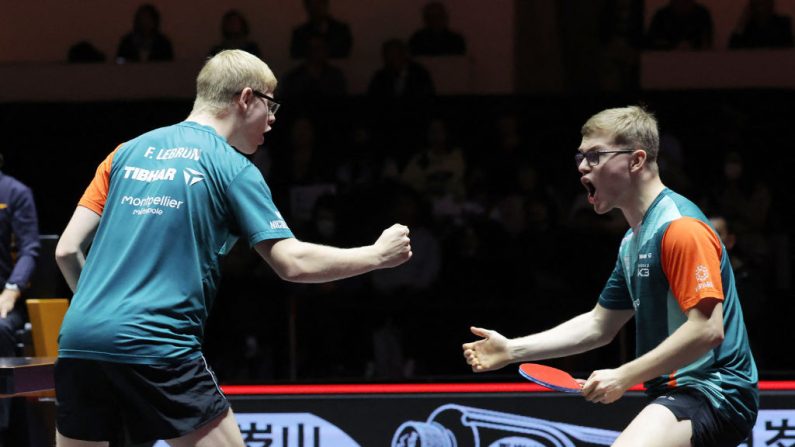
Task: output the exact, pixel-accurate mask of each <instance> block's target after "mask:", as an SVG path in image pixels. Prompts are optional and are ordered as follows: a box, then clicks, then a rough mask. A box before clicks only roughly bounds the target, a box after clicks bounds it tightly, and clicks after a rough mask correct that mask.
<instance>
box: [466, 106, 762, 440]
mask: <svg viewBox="0 0 795 447" xmlns="http://www.w3.org/2000/svg"><path fill="white" fill-rule="evenodd" d="M581 133H582V142H581V144H580V147H579V149H578V151H577V153H576V162H577V168H578V170H579V172H580V174H581V182H582V184H583V186H585V188H586V190H587V193H588V201H589V203H591V204H592V205H593V207H594V210H595V211H596V212H597V213H599V214H604V213H607V212H608V211H610V210H612V209H615V208H617V209H619V210H621V212H622V213H623V214H624V217H625V218H626V220H627V222H628V223H629V226H630V229H629V230H628V231H627V233H626V235H625V236H624V238H623V240H622V241H621V245H620V248H619V253H618V260H617V261H616V265H615V269H614V270H613V273H612V274H611V276H610V278H609V279H608V281H607V284H606V285H605V287H604V289H603V290H602V292H601V294H600V296H599V300H598V302H597V304H596V306H595V307H594V308H593V309H592V310H591V311H589V312H586V313H584V314H581V315H578V316H576V317H574V318H572V319H570V320H568V321H566V322H564V323H562V324H560V325H558V326H556V327H554V328H552V329H549V330H547V331H543V332H540V333H537V334H533V335H528V336H525V337H520V338H515V339H507V338H506V337H504V336H503V335H501V334H500V333H499V332H496V331H492V330H486V329H482V328H477V327H473V328H472V332H473V333H474V334H475V335H477V336H479V337H482V338H481V339H480V340H477V341H475V342H472V343H465V344H464V345H463V351H464V357H465V358H466V361H467V363H468V364H469V365H470V366H471V367H472V370H473V371H475V372H483V371H491V370H494V369H498V368H502V367H503V366H505V365H507V364H509V363H514V362H524V361H533V360H541V359H549V358H555V357H562V356H568V355H573V354H577V353H581V352H585V351H588V350H591V349H594V348H597V347H599V346H603V345H605V344H607V343H609V342H610V341H611V340H612V339H613V338H614V337H615V336H616V334H617V333H618V331H619V329H621V327H622V326H624V324H626V323H627V322H628V321H629V320H630V319H631V318H633V316H634V318H635V325H636V331H637V337H636V340H637V344H636V355H637V357H636V358H635V359H634V360H632V361H630V362H628V363H626V364H624V365H621V366H620V367H618V368H615V369H603V370H597V371H594V372H593V373H592V374H591V375H590V377H589V378H588V379H587V380H582V381H581V382H582V385H583V387H582V394H583V396H584V397H585V398H586V399H587V400H589V401H591V402H597V403H604V404H609V403H612V402H615V401H616V400H618V399H619V398H621V397H622V396H623V395H624V393H625V392H626V390H627V389H628V388H629V387H630V386H632V385H635V384H637V383H640V382H644V384H645V386H646V390H647V394H648V395H649V397H650V399H651V400H650V402H649V404H648V405H646V406H645V407H644V408H643V410H641V412H640V413H639V414H638V415H637V416H636V417H635V418H634V419H633V420H632V422H630V424H629V426H627V427H626V429H625V430H624V431H623V432H622V433H621V434H620V435H619V437H618V438H617V439H616V441H615V443H614V444H613V445H614V446H621V447H625V446H626V447H636V446H644V447H654V446H666V447H668V446H670V447H674V446H694V447H702V446H736V445H737V444H739V443H740V442H742V441H743V440H744V439H745V438H746V436H748V435H749V434H750V432H751V430H752V428H753V425H754V422H755V420H756V415H757V411H758V406H759V390H758V386H757V382H758V378H757V371H756V364H755V362H754V358H753V356H752V354H751V350H750V348H749V344H748V336H747V333H746V330H745V325H744V323H743V315H742V309H741V308H740V302H739V299H738V296H737V291H736V288H735V285H734V275H733V272H732V268H731V264H730V262H729V258H728V256H727V251H726V247H725V246H724V245H723V244H722V243H721V241H720V239H719V237H718V235H717V234H716V232H715V230H714V229H713V228H712V227H711V226H710V224H709V220H708V219H707V217H706V216H704V214H703V213H702V212H701V211H700V210H699V209H698V207H697V206H696V205H695V204H693V203H692V202H691V201H689V200H688V199H686V198H685V197H683V196H681V195H679V194H677V193H675V192H673V191H671V190H670V189H668V188H666V187H665V185H664V184H663V183H662V181H661V179H660V176H659V168H658V166H657V152H658V148H659V136H658V130H657V121H656V119H655V118H654V116H653V115H651V114H650V113H649V112H647V111H646V110H645V109H643V108H642V107H637V106H630V107H624V108H616V109H608V110H604V111H602V112H599V113H597V114H596V115H594V116H592V117H591V118H590V119H589V120H588V121H587V122H586V123H585V125H584V126H583V127H582V132H581ZM582 248H583V249H584V250H587V249H588V246H587V241H584V242H583V245H582ZM572 262H574V261H572ZM577 268H578V267H577V266H572V268H571V269H570V270H571V273H572V275H576V272H577ZM584 268H585V267H584Z"/></svg>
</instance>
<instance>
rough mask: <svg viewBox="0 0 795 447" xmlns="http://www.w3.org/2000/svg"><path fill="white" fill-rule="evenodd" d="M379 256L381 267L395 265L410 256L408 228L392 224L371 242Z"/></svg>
mask: <svg viewBox="0 0 795 447" xmlns="http://www.w3.org/2000/svg"><path fill="white" fill-rule="evenodd" d="M373 247H374V248H375V249H376V252H377V253H378V258H379V264H380V267H381V268H388V267H396V266H398V265H400V264H403V263H404V262H406V261H408V260H409V259H410V258H411V240H410V239H409V228H408V227H407V226H405V225H400V224H394V225H392V226H391V227H389V228H387V229H386V230H384V231H383V232H382V233H381V236H380V237H379V238H378V240H377V241H375V243H374V244H373Z"/></svg>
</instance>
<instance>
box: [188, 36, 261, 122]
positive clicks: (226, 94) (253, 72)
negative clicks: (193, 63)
mask: <svg viewBox="0 0 795 447" xmlns="http://www.w3.org/2000/svg"><path fill="white" fill-rule="evenodd" d="M246 87H250V88H251V89H253V90H258V91H260V92H263V93H266V92H273V91H274V90H275V89H276V76H274V74H273V72H272V71H271V69H270V68H269V67H268V64H266V63H265V62H263V61H262V60H261V59H260V58H258V57H257V56H254V55H253V54H251V53H247V52H245V51H243V50H224V51H221V52H219V53H218V54H216V55H215V56H213V57H211V58H210V59H208V60H207V62H205V64H204V67H202V69H201V71H200V72H199V76H198V77H197V78H196V100H195V101H194V103H193V110H194V112H195V111H198V110H207V111H210V112H211V113H214V114H218V113H220V112H221V111H223V110H224V109H226V107H227V106H229V104H230V103H231V102H232V98H233V97H234V95H235V94H236V93H239V92H240V91H241V90H243V89H244V88H246Z"/></svg>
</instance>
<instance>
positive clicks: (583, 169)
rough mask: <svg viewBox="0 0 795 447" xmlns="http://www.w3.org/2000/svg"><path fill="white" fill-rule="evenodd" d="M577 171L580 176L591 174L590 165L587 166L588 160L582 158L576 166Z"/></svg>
mask: <svg viewBox="0 0 795 447" xmlns="http://www.w3.org/2000/svg"><path fill="white" fill-rule="evenodd" d="M577 170H578V171H580V173H581V174H587V173H589V172H591V165H590V164H588V159H586V158H585V157H583V159H582V160H580V164H578V165H577Z"/></svg>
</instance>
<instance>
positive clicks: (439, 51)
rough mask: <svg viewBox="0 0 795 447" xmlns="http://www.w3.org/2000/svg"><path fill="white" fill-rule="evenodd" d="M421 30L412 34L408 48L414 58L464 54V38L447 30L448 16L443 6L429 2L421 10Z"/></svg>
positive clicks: (439, 3) (465, 46)
mask: <svg viewBox="0 0 795 447" xmlns="http://www.w3.org/2000/svg"><path fill="white" fill-rule="evenodd" d="M422 20H423V22H424V24H425V26H424V27H423V28H421V29H420V30H418V31H416V32H415V33H414V34H412V36H411V38H410V39H409V48H410V49H411V54H413V55H414V56H448V55H460V54H464V53H466V50H467V44H466V41H465V40H464V37H463V36H462V35H461V34H459V33H456V32H455V31H452V30H450V28H448V25H449V16H448V14H447V9H445V7H444V4H442V3H441V2H437V1H432V2H429V3H427V4H426V5H425V7H424V8H422Z"/></svg>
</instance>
